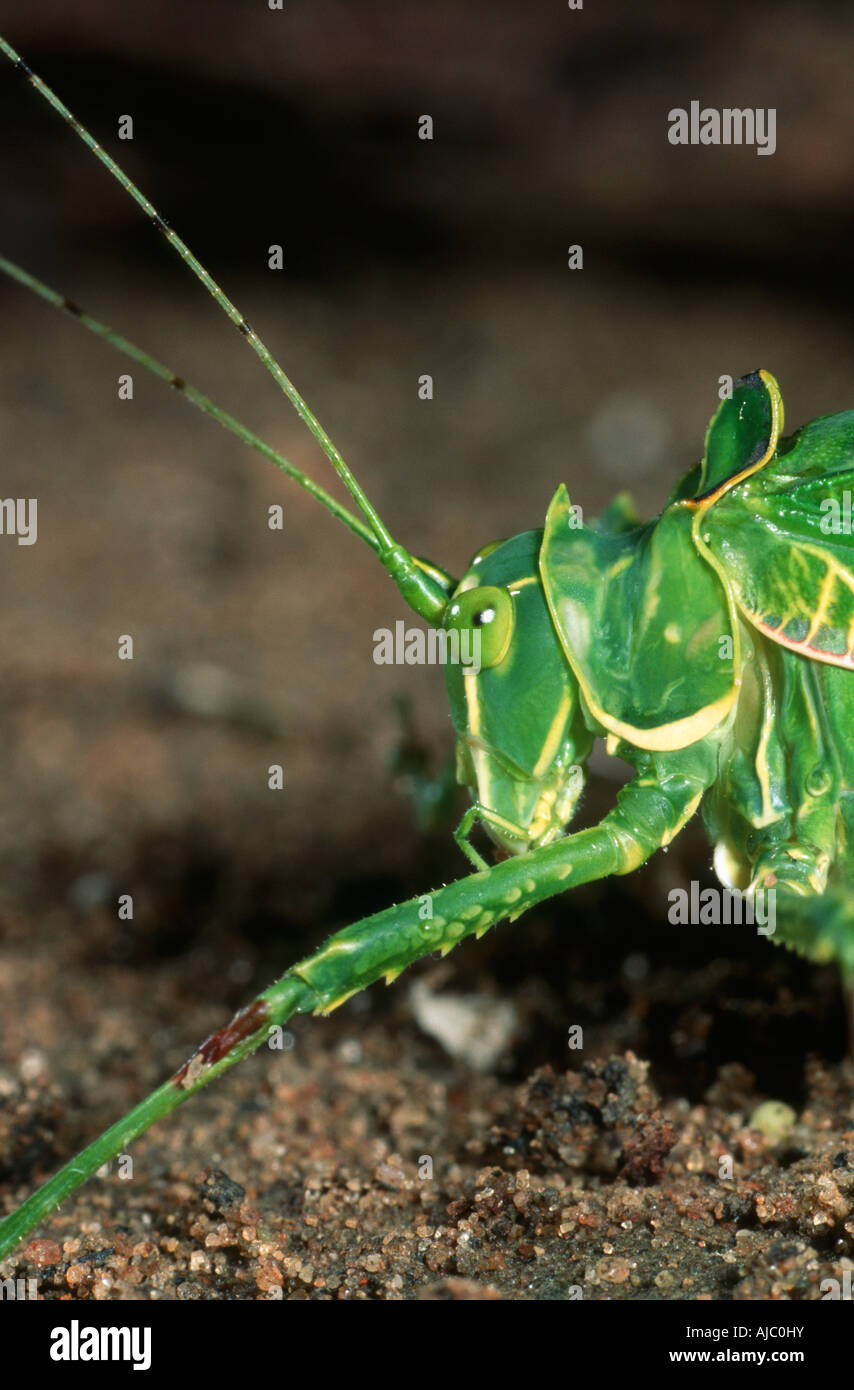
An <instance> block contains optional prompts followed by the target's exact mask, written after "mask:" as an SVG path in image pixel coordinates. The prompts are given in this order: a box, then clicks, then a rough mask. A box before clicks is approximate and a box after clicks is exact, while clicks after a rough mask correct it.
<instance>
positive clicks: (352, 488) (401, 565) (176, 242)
mask: <svg viewBox="0 0 854 1390" xmlns="http://www.w3.org/2000/svg"><path fill="white" fill-rule="evenodd" d="M0 53H3V54H4V55H5V57H6V58H8V59H9V62H10V63H12V64H13V65H14V67H15V68H16V70H17V71H18V72H20V73H22V74H23V76H24V77H26V79H27V81H28V82H29V83H30V84H31V85H32V86H33V87H35V89H36V91H37V92H38V93H39V95H40V96H41V97H42V98H43V99H44V100H45V101H46V102H47V103H48V104H49V105H50V106H52V107H53V109H54V111H56V112H57V114H58V115H59V116H61V117H62V119H63V120H64V121H65V122H66V124H67V125H69V126H70V127H71V129H72V130H73V131H74V133H75V134H76V135H77V136H79V138H80V139H81V140H82V141H83V143H84V145H86V146H87V147H88V148H89V149H90V150H91V152H92V154H94V155H95V156H96V158H97V159H99V160H100V161H101V163H102V164H103V165H104V168H105V169H107V170H108V171H109V173H110V174H112V176H113V178H114V179H115V180H116V182H117V183H119V184H121V186H122V188H123V189H124V190H125V192H126V193H127V194H129V195H130V197H131V198H133V200H134V202H135V203H137V205H138V206H139V207H140V208H141V209H142V211H143V212H144V213H145V215H146V217H147V218H148V219H149V221H150V222H152V223H153V224H154V226H155V227H156V228H157V230H158V231H159V232H160V233H161V235H162V236H164V237H165V238H166V240H167V241H168V242H169V245H170V246H171V247H172V248H173V249H174V250H175V251H177V253H178V255H179V256H180V257H181V259H182V261H184V262H185V264H186V265H188V266H189V268H190V270H191V271H192V272H193V274H194V275H195V276H196V278H197V279H198V280H201V282H202V284H203V285H204V287H205V289H206V290H207V291H208V293H209V294H210V295H211V296H212V297H213V299H214V300H215V301H216V303H217V304H218V305H219V307H220V308H221V309H222V311H223V313H224V314H226V315H227V316H228V318H229V319H230V320H231V322H232V323H233V324H234V326H235V327H236V328H237V329H238V331H239V332H240V333H241V334H242V336H243V337H244V338H245V339H246V341H247V342H248V343H249V346H250V347H251V348H252V350H253V352H254V353H255V354H256V356H258V357H259V358H260V359H261V361H262V362H263V364H264V366H265V367H266V368H267V371H268V372H269V373H270V375H271V376H272V377H273V380H274V381H275V382H276V383H277V385H278V386H279V387H280V389H281V390H282V391H283V392H284V394H285V395H286V396H287V398H288V400H289V401H290V402H291V405H292V406H293V407H294V409H295V411H296V412H297V414H298V416H299V417H300V419H301V420H302V422H303V424H304V425H305V426H306V427H307V429H308V430H309V431H310V432H311V434H312V435H313V436H314V438H315V439H316V440H317V443H318V444H319V445H320V447H321V449H322V450H323V452H324V453H325V455H326V457H327V458H328V459H329V462H330V463H331V464H332V467H333V468H334V469H335V472H336V473H337V474H338V476H339V478H340V479H341V481H342V482H343V484H344V486H345V487H346V488H347V490H348V491H349V493H350V495H351V496H352V497H353V499H354V500H355V502H356V504H357V506H358V507H359V510H360V511H361V513H362V515H363V516H364V517H365V519H366V521H367V522H368V525H369V527H370V528H371V530H372V531H373V533H374V535H375V537H376V539H377V542H378V548H377V554H378V556H379V559H380V560H381V562H382V564H383V565H384V566H385V568H386V569H387V570H388V572H389V574H391V576H392V578H393V579H394V582H395V583H396V585H397V587H398V589H399V590H400V593H401V594H402V595H403V597H404V598H405V599H406V601H407V603H409V604H410V606H411V607H412V608H414V610H415V611H416V613H418V614H420V616H421V617H423V618H425V619H426V620H427V621H428V622H439V621H441V618H442V615H443V613H444V611H445V608H446V606H447V599H448V587H447V584H440V583H439V582H438V581H437V579H436V578H435V575H434V568H433V567H432V566H429V567H427V568H425V567H424V565H423V564H419V562H418V561H417V560H416V559H415V558H414V557H413V556H411V555H410V554H409V552H408V550H406V548H405V547H404V546H402V545H400V544H399V543H398V542H397V541H395V540H394V538H393V537H392V535H391V533H390V532H389V530H388V528H387V527H386V525H385V523H384V522H383V520H382V518H381V517H380V515H379V513H378V512H377V511H376V509H375V507H374V506H373V505H372V504H371V502H370V501H369V500H368V498H367V496H366V495H365V493H364V492H363V490H362V488H361V487H360V485H359V483H358V482H357V480H356V478H355V476H354V475H353V473H352V472H351V471H350V469H349V467H348V466H347V464H346V463H345V462H344V459H343V458H342V457H341V454H340V453H339V452H338V450H337V449H336V447H335V445H334V444H333V443H332V440H331V439H330V438H329V435H328V434H327V433H326V431H325V429H324V428H323V426H322V425H321V424H320V421H319V420H318V419H317V418H316V416H315V415H314V414H313V412H312V411H311V410H310V409H309V407H308V405H307V404H306V402H305V401H304V400H303V398H302V396H301V395H300V393H299V391H297V389H296V387H295V386H294V384H293V382H292V381H291V380H290V378H289V377H288V376H287V375H286V374H285V372H284V371H283V370H282V368H281V367H280V366H279V364H278V362H277V361H276V359H275V357H274V356H273V354H272V353H271V352H270V350H269V348H268V347H267V346H266V344H265V343H264V342H263V341H262V340H261V338H259V336H258V334H257V333H256V332H255V330H254V329H253V328H251V327H250V325H249V324H248V323H247V321H246V319H245V318H244V317H243V315H242V314H241V312H240V310H239V309H238V308H237V307H236V305H234V304H233V303H232V301H231V300H230V299H229V297H228V295H227V294H226V293H225V292H224V290H222V289H221V288H220V286H219V285H218V284H217V282H216V281H215V280H214V278H213V276H212V275H211V274H210V272H209V271H208V270H206V268H205V267H204V266H203V265H202V263H201V261H200V260H199V259H198V257H196V256H194V255H193V252H192V251H191V250H190V248H189V246H187V244H186V242H185V241H183V240H182V239H181V237H179V236H178V233H177V232H174V231H173V230H172V228H171V227H170V226H169V224H168V223H167V222H166V221H165V220H164V218H162V217H161V215H160V213H159V212H158V211H157V208H156V207H155V206H154V204H153V203H152V202H151V201H150V199H149V198H147V197H146V196H145V194H144V193H143V192H141V190H140V189H139V188H137V186H136V184H135V183H134V182H133V180H132V179H130V178H129V177H128V175H127V174H126V173H125V172H124V170H123V169H121V168H120V167H119V165H118V164H117V163H116V162H115V160H114V159H112V158H111V156H110V155H109V154H107V152H106V150H104V149H103V148H102V147H101V146H100V145H99V144H98V142H97V140H96V139H95V137H94V136H93V135H91V134H90V132H89V131H88V130H87V129H86V127H85V126H84V125H81V123H80V121H78V120H77V118H76V116H74V115H73V114H72V112H71V111H69V109H68V107H67V106H66V105H65V103H64V102H63V101H60V99H59V97H58V96H57V95H56V93H55V92H54V91H53V90H52V89H51V88H50V87H49V86H48V85H47V83H46V82H44V81H43V80H42V78H40V77H39V76H38V74H37V73H35V72H33V70H32V68H30V67H29V66H28V65H27V63H25V62H24V59H23V58H22V57H21V55H20V54H19V53H17V52H16V50H15V49H14V48H13V47H12V45H11V44H10V43H7V41H6V40H5V39H4V38H3V37H2V35H0Z"/></svg>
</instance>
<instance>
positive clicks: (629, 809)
mask: <svg viewBox="0 0 854 1390" xmlns="http://www.w3.org/2000/svg"><path fill="white" fill-rule="evenodd" d="M702 790H703V787H702V786H700V785H698V784H697V782H696V780H694V779H692V778H690V777H683V778H678V779H674V780H673V781H672V783H669V784H668V785H666V786H656V785H653V784H650V783H647V784H646V785H644V786H641V785H639V784H638V783H637V782H633V783H629V785H628V786H627V787H624V788H623V789H622V791H621V792H620V794H619V798H618V805H617V806H616V807H615V809H614V810H613V811H612V812H610V813H609V815H607V816H606V817H605V818H604V820H602V821H601V822H600V824H599V825H597V826H594V827H592V828H591V829H589V830H582V831H579V832H578V834H576V835H570V836H567V837H566V838H565V839H563V840H558V841H556V842H555V843H554V844H552V845H548V846H546V847H545V848H543V849H538V850H534V851H532V852H531V853H529V854H523V855H519V856H518V857H516V858H513V859H507V860H505V861H504V862H503V863H501V864H497V865H495V866H494V867H493V868H491V869H489V870H485V871H481V872H479V873H476V874H471V875H469V876H468V877H467V878H464V879H459V880H458V881H457V882H456V883H451V884H449V885H448V886H447V887H445V888H440V889H437V890H436V891H435V892H433V893H428V894H422V895H421V896H419V897H417V898H411V899H410V900H409V901H408V902H406V903H402V904H400V905H399V906H397V907H391V908H387V909H385V911H383V912H377V913H375V914H374V915H373V916H371V917H366V918H365V919H364V920H363V921H361V922H357V923H356V924H355V925H353V926H351V927H347V928H345V929H344V930H343V931H340V932H338V933H337V934H336V935H335V936H333V937H331V938H330V940H329V941H327V942H326V944H325V945H324V946H322V947H321V949H320V950H319V951H317V952H316V953H315V954H314V955H313V956H310V957H309V958H308V959H307V960H304V961H300V962H299V963H298V964H297V965H295V966H293V967H292V968H291V969H290V970H289V971H288V972H287V973H286V974H285V975H283V976H282V978H281V979H280V980H279V981H277V983H276V984H274V985H271V987H270V988H269V989H267V990H265V991H264V992H263V993H262V994H259V995H258V997H257V998H256V999H255V1000H254V1001H253V1002H252V1003H251V1004H250V1005H249V1006H248V1007H247V1008H245V1009H242V1010H241V1011H240V1012H239V1013H238V1014H236V1015H235V1017H234V1018H233V1019H232V1020H231V1022H230V1023H228V1024H226V1026H225V1027H224V1028H220V1029H218V1030H217V1032H215V1033H213V1034H212V1035H211V1036H210V1037H209V1038H208V1039H207V1040H206V1041H205V1042H204V1043H203V1044H202V1045H201V1047H199V1048H197V1050H196V1051H195V1052H194V1053H193V1055H192V1057H190V1059H189V1060H188V1061H187V1062H185V1064H184V1065H183V1066H182V1067H180V1068H179V1070H178V1071H177V1072H176V1073H175V1075H174V1076H173V1077H172V1078H171V1079H170V1080H169V1081H166V1082H164V1084H163V1085H162V1086H160V1087H158V1089H157V1090H156V1091H153V1092H152V1093H151V1095H149V1096H148V1097H146V1099H145V1100H143V1101H142V1102H141V1103H140V1104H139V1105H137V1106H136V1107H135V1108H134V1109H133V1110H131V1111H130V1112H129V1113H128V1114H127V1115H126V1116H125V1117H124V1118H123V1119H122V1120H120V1121H119V1122H118V1123H117V1124H114V1125H113V1126H111V1128H110V1129H108V1130H106V1131H105V1132H104V1134H102V1135H101V1136H100V1138H99V1139H96V1140H95V1142H94V1143H93V1144H90V1145H89V1147H88V1148H86V1149H84V1150H83V1152H82V1153H80V1154H78V1155H77V1157H76V1158H75V1159H73V1160H72V1161H71V1162H70V1163H68V1164H66V1165H65V1167H64V1168H62V1169H61V1170H60V1172H59V1173H57V1174H56V1175H55V1176H54V1177H53V1178H51V1179H50V1180H49V1181H48V1182H47V1183H45V1184H44V1186H43V1187H41V1188H39V1189H38V1191H36V1192H34V1193H33V1195H32V1196H31V1197H29V1198H28V1199H27V1201H26V1202H24V1203H23V1204H22V1206H20V1207H19V1208H18V1210H17V1211H15V1212H13V1213H12V1215H11V1216H8V1217H7V1218H6V1219H5V1221H3V1222H0V1260H2V1259H4V1258H5V1257H6V1256H7V1255H8V1254H9V1253H10V1252H11V1251H12V1250H13V1249H14V1248H15V1246H16V1245H17V1244H18V1242H19V1241H20V1240H22V1239H23V1238H24V1236H26V1235H27V1234H29V1232H30V1231H31V1230H32V1229H33V1228H34V1227H35V1226H37V1225H38V1224H39V1222H40V1221H42V1220H43V1219H44V1218H45V1217H46V1216H47V1215H48V1214H49V1213H50V1212H51V1211H53V1210H54V1208H55V1207H57V1206H58V1205H59V1204H60V1202H62V1201H64V1200H65V1198H66V1197H68V1196H70V1194H71V1193H72V1192H74V1191H76V1189H77V1188H78V1187H80V1186H81V1185H82V1184H83V1183H84V1182H85V1181H86V1180H87V1179H88V1178H90V1177H91V1176H92V1175H93V1174H94V1173H95V1172H97V1170H98V1169H99V1168H100V1167H101V1166H102V1165H103V1164H104V1163H106V1162H108V1161H109V1160H110V1159H111V1158H114V1157H115V1156H116V1155H117V1154H118V1153H121V1152H122V1150H123V1149H124V1148H126V1146H127V1145H128V1144H129V1143H131V1142H132V1141H133V1140H134V1139H136V1138H138V1137H139V1135H140V1134H143V1133H144V1132H145V1131H146V1130H147V1129H148V1128H149V1126H150V1125H152V1124H153V1123H154V1122H155V1121H156V1120H158V1119H161V1118H162V1117H163V1116H165V1115H168V1114H169V1113H170V1112H171V1111H173V1110H175V1109H176V1108H177V1106H179V1105H180V1104H181V1103H182V1102H183V1101H184V1100H186V1099H187V1098H188V1097H189V1096H191V1095H193V1094H194V1093H195V1092H196V1091H198V1090H200V1089H201V1087H202V1086H206V1085H207V1084H208V1083H209V1082H210V1081H212V1080H213V1079H214V1078H215V1077H217V1076H219V1075H220V1074H221V1073H222V1072H223V1071H225V1070H227V1068H228V1067H231V1066H233V1065H234V1063H235V1062H237V1061H239V1060H240V1059H241V1058H242V1057H245V1056H247V1055H248V1054H249V1053H250V1052H254V1051H255V1049H256V1048H258V1047H260V1046H261V1044H262V1043H264V1042H266V1041H267V1040H268V1039H269V1038H270V1036H271V1030H273V1029H275V1028H276V1027H278V1026H281V1025H283V1024H284V1023H285V1022H287V1020H288V1019H289V1018H290V1017H291V1016H292V1015H293V1014H295V1013H308V1012H311V1011H314V1012H317V1013H329V1012H330V1011H331V1010H332V1009H334V1008H336V1007H337V1006H338V1005H339V1004H341V1003H343V1002H344V1000H345V999H348V998H349V997H350V995H352V994H356V993H358V991H360V990H362V989H365V988H367V986H368V985H370V984H373V983H374V982H375V981H376V980H379V979H381V978H383V977H384V978H385V980H386V981H387V983H391V981H392V980H394V979H396V977H397V976H398V975H399V974H400V973H401V971H402V970H404V969H405V968H406V966H408V965H411V964H412V963H413V962H414V961H416V960H419V959H420V958H421V957H423V956H426V955H429V954H431V953H432V952H433V951H436V950H439V951H441V952H442V954H443V955H444V954H446V953H447V952H448V951H450V950H452V949H453V947H454V946H456V945H457V943H458V942H459V941H461V940H462V939H463V938H464V937H466V936H469V935H471V934H472V933H473V934H474V935H476V936H482V935H483V933H484V932H485V931H487V930H488V928H489V927H491V926H494V925H495V923H496V922H500V921H502V920H503V919H504V918H507V917H512V918H516V917H518V916H519V915H520V914H521V913H522V912H525V911H526V910H527V909H528V908H529V907H533V906H534V905H535V904H536V903H540V902H544V901H545V900H546V899H547V898H551V897H554V896H555V895H556V894H558V893H562V892H564V891H565V889H567V888H570V887H575V886H576V885H580V884H583V883H590V882H592V881H594V880H596V879H602V878H607V877H608V876H609V875H611V874H623V873H630V872H631V871H632V870H633V869H635V868H637V866H638V865H639V864H640V863H642V862H643V861H644V860H645V859H647V858H648V857H649V855H650V854H652V853H653V852H654V850H656V849H658V848H659V847H660V846H661V845H663V844H667V843H668V842H669V841H670V840H671V839H672V838H673V835H674V834H675V833H676V832H677V830H678V829H679V827H680V826H681V825H682V824H683V823H684V821H685V819H686V818H687V816H689V815H690V814H691V812H692V809H693V807H694V806H695V805H696V802H697V799H698V797H699V795H700V794H701V793H702Z"/></svg>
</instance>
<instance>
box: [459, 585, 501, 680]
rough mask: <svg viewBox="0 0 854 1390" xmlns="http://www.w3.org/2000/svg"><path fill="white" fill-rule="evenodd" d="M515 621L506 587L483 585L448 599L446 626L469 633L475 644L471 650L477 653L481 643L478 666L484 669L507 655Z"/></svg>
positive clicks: (494, 664) (495, 664) (470, 639)
mask: <svg viewBox="0 0 854 1390" xmlns="http://www.w3.org/2000/svg"><path fill="white" fill-rule="evenodd" d="M514 620H515V611H514V608H513V600H512V598H511V597H510V595H509V594H508V592H507V590H506V589H498V588H496V587H495V586H494V585H492V584H483V585H481V586H480V587H479V588H477V589H469V590H467V591H466V592H465V593H463V594H459V595H458V597H457V598H455V599H453V600H452V601H451V603H450V604H449V605H448V610H447V614H446V616H445V627H446V628H453V629H455V630H456V631H457V632H463V631H468V632H470V633H471V636H470V638H469V641H470V642H472V643H474V644H476V645H473V646H472V647H471V649H470V650H471V652H472V653H473V654H475V655H476V654H477V645H479V646H480V668H481V670H483V669H484V668H486V667H489V666H497V665H498V663H499V661H503V659H504V657H505V656H506V655H507V648H508V647H509V646H510V638H511V637H512V636H513V623H514Z"/></svg>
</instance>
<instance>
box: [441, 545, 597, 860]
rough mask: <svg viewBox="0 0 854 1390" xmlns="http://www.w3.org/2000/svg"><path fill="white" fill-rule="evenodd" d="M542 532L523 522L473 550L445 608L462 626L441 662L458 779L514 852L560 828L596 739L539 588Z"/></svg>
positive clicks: (452, 625) (448, 622)
mask: <svg viewBox="0 0 854 1390" xmlns="http://www.w3.org/2000/svg"><path fill="white" fill-rule="evenodd" d="M541 541H542V532H541V531H526V532H524V533H523V534H522V535H520V536H515V537H514V538H513V539H512V540H508V541H499V542H497V543H496V544H495V545H492V546H487V547H486V548H485V549H484V550H482V551H480V553H479V554H478V555H476V556H475V558H474V559H473V560H472V562H471V564H470V566H469V568H468V570H467V571H466V573H465V575H464V576H463V578H462V580H461V581H460V583H459V584H458V585H457V587H456V589H455V590H454V592H453V594H452V596H451V600H450V602H449V604H448V606H447V610H446V613H445V618H444V628H445V631H446V632H447V633H448V634H449V635H451V634H453V633H458V634H459V657H460V659H459V660H457V661H454V660H451V661H448V662H447V663H446V665H445V679H446V683H447V688H448V696H449V699H450V704H451V714H452V717H453V721H454V727H455V729H456V734H457V776H458V780H459V781H460V782H461V783H462V784H463V785H465V786H468V787H469V788H470V790H471V792H472V796H473V798H474V800H475V801H476V802H477V803H478V805H479V806H480V808H481V810H482V813H483V816H482V818H483V821H484V824H485V827H486V829H487V831H488V833H489V834H490V836H491V838H492V839H493V840H494V841H495V842H496V843H497V844H498V845H499V846H500V847H501V848H502V849H504V850H506V851H508V852H509V853H511V854H521V853H523V852H524V851H525V850H528V849H531V848H534V847H537V846H539V845H544V844H549V843H550V842H551V841H552V840H554V839H557V837H558V836H559V835H560V834H561V832H562V831H563V830H564V828H565V827H566V825H567V824H568V822H569V821H570V819H571V818H572V815H573V813H574V811H575V807H576V805H577V802H578V798H579V796H580V794H581V790H582V787H583V784H584V764H585V762H586V760H587V757H588V754H589V752H590V748H591V745H592V742H593V736H592V734H590V732H589V731H588V730H587V728H586V727H585V725H584V723H583V721H582V718H581V711H580V702H579V693H578V685H577V683H576V681H575V678H574V677H573V675H572V672H571V670H570V668H569V666H568V664H567V662H566V658H565V657H564V654H563V651H562V649H561V645H560V641H559V639H558V638H557V636H556V634H555V630H554V624H553V622H552V620H551V617H550V615H549V610H548V606H547V604H546V601H545V597H544V594H543V588H542V584H541V582H540V574H539V567H538V559H539V551H540V545H541ZM452 655H453V654H452Z"/></svg>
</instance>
